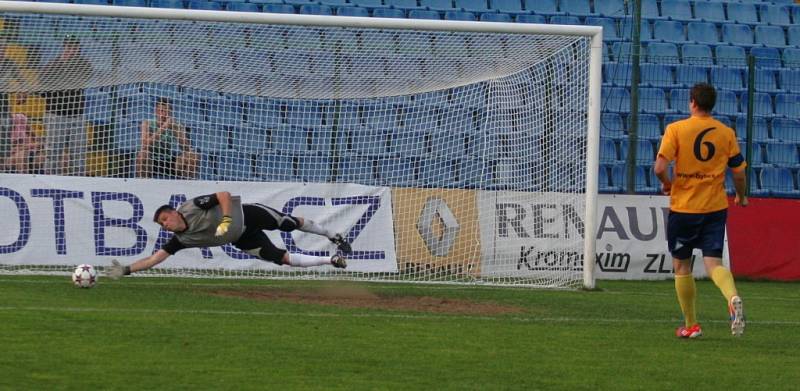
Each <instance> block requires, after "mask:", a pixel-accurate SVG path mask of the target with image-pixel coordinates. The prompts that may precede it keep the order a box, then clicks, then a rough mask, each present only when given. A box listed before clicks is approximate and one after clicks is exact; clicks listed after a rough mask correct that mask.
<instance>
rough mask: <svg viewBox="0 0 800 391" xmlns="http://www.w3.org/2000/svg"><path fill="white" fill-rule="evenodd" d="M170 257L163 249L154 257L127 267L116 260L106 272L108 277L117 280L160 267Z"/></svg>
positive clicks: (154, 254)
mask: <svg viewBox="0 0 800 391" xmlns="http://www.w3.org/2000/svg"><path fill="white" fill-rule="evenodd" d="M169 256H170V254H169V253H168V252H166V251H164V250H163V249H162V250H158V251H156V252H155V253H153V255H151V256H149V257H147V258H142V259H140V260H138V261H136V262H134V263H132V264H130V265H127V266H123V265H122V264H120V263H119V262H118V261H117V260H116V259H115V260H113V261H111V267H110V268H109V269H108V271H107V272H106V275H107V276H108V277H110V278H111V279H114V280H116V279H118V278H120V277H122V276H127V275H129V274H131V273H135V272H138V271H142V270H147V269H150V268H151V267H153V266H155V265H158V264H159V263H161V262H164V260H165V259H167V258H169Z"/></svg>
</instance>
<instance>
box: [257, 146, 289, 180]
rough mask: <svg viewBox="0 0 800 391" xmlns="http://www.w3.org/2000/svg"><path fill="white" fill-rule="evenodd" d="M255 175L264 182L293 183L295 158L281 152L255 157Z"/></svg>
mask: <svg viewBox="0 0 800 391" xmlns="http://www.w3.org/2000/svg"><path fill="white" fill-rule="evenodd" d="M255 163H256V164H255V173H256V176H257V177H258V178H260V179H261V180H263V181H266V182H295V181H297V175H296V174H295V157H294V155H292V154H289V153H285V152H282V151H273V152H268V153H265V154H263V155H258V156H256V162H255Z"/></svg>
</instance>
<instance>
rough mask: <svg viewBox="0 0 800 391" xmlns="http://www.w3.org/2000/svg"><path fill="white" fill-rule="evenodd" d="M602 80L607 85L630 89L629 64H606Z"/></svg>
mask: <svg viewBox="0 0 800 391" xmlns="http://www.w3.org/2000/svg"><path fill="white" fill-rule="evenodd" d="M603 73H604V76H605V77H604V79H605V82H606V83H607V84H610V85H613V86H617V87H630V85H631V64H625V63H613V62H611V63H607V64H605V66H604V67H603Z"/></svg>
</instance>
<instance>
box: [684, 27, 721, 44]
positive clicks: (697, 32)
mask: <svg viewBox="0 0 800 391" xmlns="http://www.w3.org/2000/svg"><path fill="white" fill-rule="evenodd" d="M686 36H687V39H688V40H689V41H691V42H695V43H702V44H708V45H717V44H719V43H720V38H719V31H717V26H716V25H715V24H714V23H708V22H689V23H687V24H686Z"/></svg>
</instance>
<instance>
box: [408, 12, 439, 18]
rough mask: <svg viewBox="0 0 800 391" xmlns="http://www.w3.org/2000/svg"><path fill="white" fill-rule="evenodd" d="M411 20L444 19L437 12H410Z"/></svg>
mask: <svg viewBox="0 0 800 391" xmlns="http://www.w3.org/2000/svg"><path fill="white" fill-rule="evenodd" d="M408 17H409V18H410V19H433V20H438V19H441V18H442V14H441V13H439V11H435V10H410V11H408Z"/></svg>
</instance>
